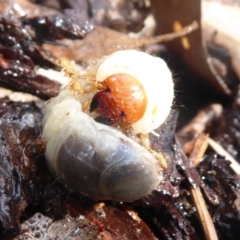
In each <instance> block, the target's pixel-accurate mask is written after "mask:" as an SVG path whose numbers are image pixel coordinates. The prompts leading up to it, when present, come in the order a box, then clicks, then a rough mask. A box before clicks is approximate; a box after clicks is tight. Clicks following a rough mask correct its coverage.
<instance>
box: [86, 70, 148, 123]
mask: <svg viewBox="0 0 240 240" xmlns="http://www.w3.org/2000/svg"><path fill="white" fill-rule="evenodd" d="M99 89H100V91H99V92H98V93H97V94H96V95H95V96H94V97H93V100H92V102H91V106H90V111H94V110H97V111H98V112H99V114H100V116H101V117H102V118H103V119H105V120H106V121H107V122H109V123H110V124H114V123H118V122H124V123H126V124H129V125H130V124H133V123H135V122H136V121H138V120H139V119H141V118H142V117H143V115H144V113H145V111H146V107H147V101H148V100H147V94H146V92H145V90H144V88H143V86H142V84H141V82H140V81H138V80H137V79H136V78H134V77H133V76H131V75H129V74H125V73H117V74H113V75H111V76H109V77H107V78H106V79H105V80H104V81H102V82H101V85H100V87H99Z"/></svg>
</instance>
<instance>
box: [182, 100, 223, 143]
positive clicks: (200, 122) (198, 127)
mask: <svg viewBox="0 0 240 240" xmlns="http://www.w3.org/2000/svg"><path fill="white" fill-rule="evenodd" d="M222 111H223V107H222V105H221V104H218V103H213V104H209V105H207V106H206V107H204V108H203V109H201V110H200V111H199V112H198V113H197V115H196V116H195V117H194V118H193V119H192V120H191V121H190V122H189V123H188V124H187V125H186V126H185V127H183V128H182V129H180V130H179V131H178V136H179V138H180V139H181V138H184V139H185V138H188V141H189V140H192V139H194V138H196V137H197V136H198V135H199V134H201V133H203V132H204V131H205V129H206V127H207V125H208V124H209V123H210V122H211V121H212V120H213V119H216V118H218V117H219V116H220V115H221V114H222Z"/></svg>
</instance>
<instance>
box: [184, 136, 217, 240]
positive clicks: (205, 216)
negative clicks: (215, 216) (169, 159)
mask: <svg viewBox="0 0 240 240" xmlns="http://www.w3.org/2000/svg"><path fill="white" fill-rule="evenodd" d="M207 139H208V135H200V136H199V138H198V139H197V140H196V142H195V144H194V148H193V151H192V153H191V155H190V158H189V160H190V161H191V162H193V163H194V165H196V164H198V163H199V159H201V158H202V157H203V155H204V153H205V150H206V148H207ZM191 194H192V197H193V201H194V204H195V206H196V208H197V211H198V215H199V217H200V219H201V224H202V227H203V230H204V233H205V236H206V239H207V240H217V239H218V237H217V233H216V229H215V227H214V224H213V222H212V218H211V216H210V214H209V212H208V209H207V206H206V203H205V201H204V198H203V196H202V193H201V190H200V187H196V188H192V189H191Z"/></svg>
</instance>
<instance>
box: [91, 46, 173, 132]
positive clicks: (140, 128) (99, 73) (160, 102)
mask: <svg viewBox="0 0 240 240" xmlns="http://www.w3.org/2000/svg"><path fill="white" fill-rule="evenodd" d="M116 73H126V74H129V75H132V76H134V77H135V78H136V79H138V80H139V81H140V82H141V84H142V85H143V87H144V89H145V91H146V93H147V96H148V102H147V109H146V111H145V114H144V115H143V117H142V118H141V119H140V120H138V121H137V122H135V123H133V124H132V129H133V132H134V133H136V134H138V133H149V132H152V131H153V130H155V129H157V128H158V127H159V126H160V125H161V124H162V123H163V122H164V121H165V120H166V118H167V116H168V115H169V113H170V111H171V107H172V102H173V98H174V84H173V80H172V73H171V71H170V70H169V68H168V67H167V64H166V63H165V62H164V61H163V60H162V59H161V58H159V57H154V56H151V55H150V54H148V53H144V52H140V51H137V50H132V49H131V50H121V51H117V52H115V53H113V54H111V55H109V56H107V57H105V58H103V59H102V61H100V63H99V64H98V67H97V70H96V80H97V81H99V82H101V81H104V80H105V79H106V78H107V77H108V76H110V75H113V74H116Z"/></svg>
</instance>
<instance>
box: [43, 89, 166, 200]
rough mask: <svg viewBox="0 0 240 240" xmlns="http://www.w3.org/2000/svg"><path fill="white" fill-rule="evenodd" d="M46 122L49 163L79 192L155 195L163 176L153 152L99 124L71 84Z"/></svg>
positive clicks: (97, 195) (131, 196) (107, 196)
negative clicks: (83, 107) (85, 109)
mask: <svg viewBox="0 0 240 240" xmlns="http://www.w3.org/2000/svg"><path fill="white" fill-rule="evenodd" d="M43 125H44V130H43V138H44V139H46V141H47V146H46V153H45V154H46V158H47V161H48V164H49V166H50V168H51V170H52V172H53V173H54V174H55V176H57V177H59V179H60V180H61V181H62V182H64V183H66V184H67V185H68V186H69V187H71V188H72V189H74V190H77V191H79V192H82V193H85V194H87V195H88V196H90V197H92V198H94V199H101V200H116V201H133V200H136V199H139V198H141V197H144V196H146V195H148V194H150V193H151V192H152V190H153V189H154V188H156V186H157V185H158V184H159V182H160V181H161V179H162V172H161V167H160V166H159V163H158V161H157V160H156V158H155V157H154V156H153V155H152V154H151V153H150V152H148V151H147V150H146V149H145V148H143V147H142V146H141V145H139V144H138V143H136V142H135V141H133V140H131V139H129V138H128V137H126V136H125V135H124V134H122V133H121V132H119V131H118V130H116V129H113V128H112V127H109V126H105V125H103V124H100V123H97V122H95V121H94V119H92V118H91V117H90V116H89V115H87V114H86V113H84V112H83V111H82V105H81V103H80V101H79V99H78V96H77V94H74V93H72V91H71V90H70V89H68V88H66V89H63V90H62V91H61V92H60V94H59V95H58V96H57V97H55V98H53V99H51V100H50V101H49V102H47V106H46V114H45V118H44V121H43Z"/></svg>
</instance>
